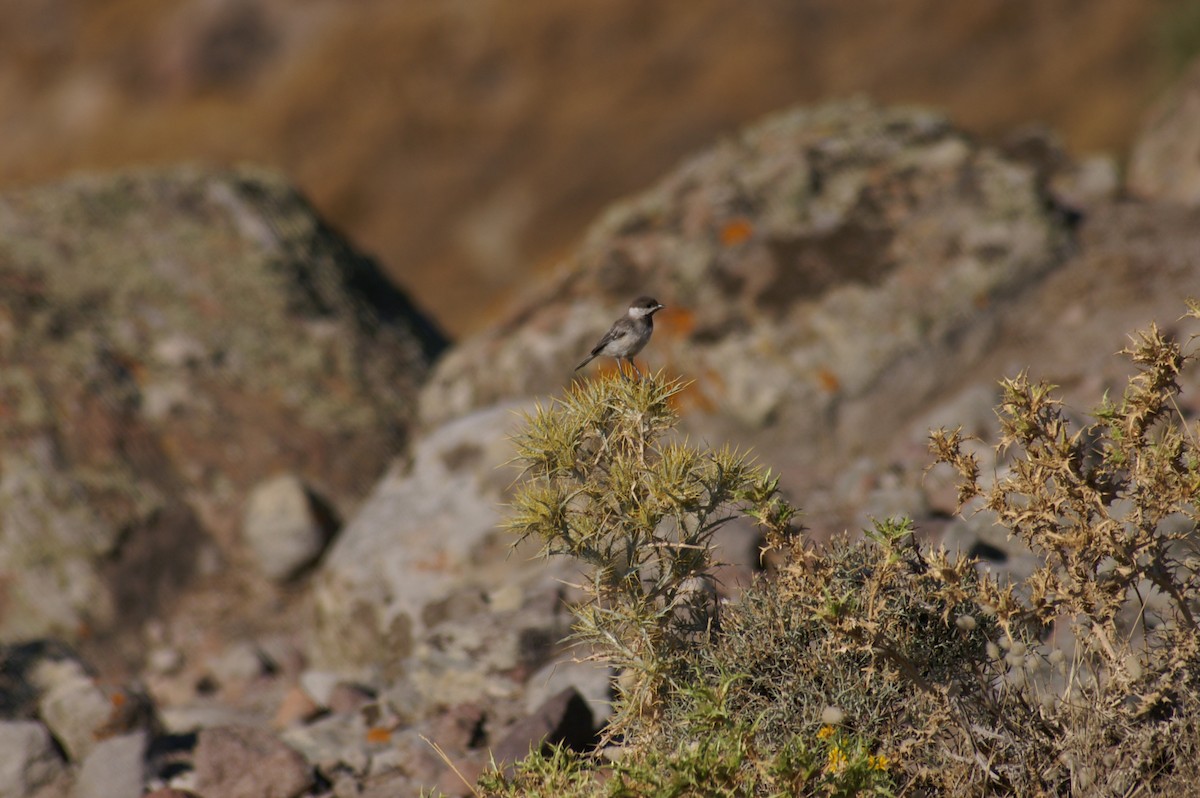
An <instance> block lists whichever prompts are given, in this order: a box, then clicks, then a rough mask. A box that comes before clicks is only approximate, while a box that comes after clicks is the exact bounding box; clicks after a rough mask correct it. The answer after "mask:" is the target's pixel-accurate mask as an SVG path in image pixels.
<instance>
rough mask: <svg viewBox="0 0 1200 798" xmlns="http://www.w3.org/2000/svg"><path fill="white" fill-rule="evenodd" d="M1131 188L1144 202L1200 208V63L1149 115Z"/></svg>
mask: <svg viewBox="0 0 1200 798" xmlns="http://www.w3.org/2000/svg"><path fill="white" fill-rule="evenodd" d="M1128 187H1129V190H1130V192H1132V193H1133V194H1135V195H1137V196H1139V197H1143V198H1145V199H1156V200H1167V201H1169V202H1178V203H1181V204H1184V205H1189V206H1192V207H1196V206H1200V58H1198V59H1196V61H1195V62H1194V63H1193V64H1192V66H1191V68H1190V69H1189V70H1188V72H1187V74H1186V75H1185V76H1184V77H1183V78H1182V79H1181V80H1180V81H1179V82H1178V83H1176V84H1175V85H1174V86H1172V87H1171V88H1170V90H1169V91H1167V93H1166V94H1165V95H1164V96H1163V97H1162V99H1160V100H1159V101H1158V102H1157V103H1156V104H1155V105H1154V107H1153V108H1152V109H1151V111H1150V114H1149V116H1147V118H1146V122H1145V124H1144V125H1143V127H1142V132H1141V133H1140V134H1139V136H1138V138H1137V140H1136V141H1135V142H1134V145H1133V152H1132V153H1131V154H1130V157H1129V179H1128Z"/></svg>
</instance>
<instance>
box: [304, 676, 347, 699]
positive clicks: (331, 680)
mask: <svg viewBox="0 0 1200 798" xmlns="http://www.w3.org/2000/svg"><path fill="white" fill-rule="evenodd" d="M339 681H341V677H340V676H338V675H337V674H336V673H334V672H332V671H321V670H307V671H305V672H304V673H302V674H300V686H301V687H302V688H304V691H305V692H306V693H308V695H309V697H310V698H312V700H313V701H315V702H316V703H317V706H322V707H327V706H329V697H330V696H331V695H332V694H333V688H335V687H337V685H338V682H339Z"/></svg>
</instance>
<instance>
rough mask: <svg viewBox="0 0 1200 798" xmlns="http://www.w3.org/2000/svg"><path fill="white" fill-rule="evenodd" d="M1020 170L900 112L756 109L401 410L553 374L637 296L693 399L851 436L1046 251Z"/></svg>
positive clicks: (1048, 258) (1033, 273)
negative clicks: (653, 300) (769, 113)
mask: <svg viewBox="0 0 1200 798" xmlns="http://www.w3.org/2000/svg"><path fill="white" fill-rule="evenodd" d="M1039 179H1040V176H1039V174H1038V172H1037V171H1036V170H1035V169H1034V168H1033V167H1031V166H1029V165H1026V164H1024V163H1021V162H1018V161H1016V160H1013V159H1010V158H1006V157H1004V156H1003V155H1001V154H1000V153H999V152H997V151H995V150H992V149H989V148H987V147H981V146H979V145H977V144H974V143H972V141H971V140H970V139H968V138H967V137H966V136H965V135H963V134H962V133H960V132H959V131H957V130H955V129H954V127H953V126H952V125H951V124H950V123H949V122H948V121H947V120H946V119H945V118H944V117H942V116H940V115H938V114H936V113H931V112H929V111H925V110H921V109H912V108H882V107H877V106H874V105H871V104H870V103H867V102H862V101H854V102H843V103H832V104H829V105H824V106H820V107H816V108H806V109H799V110H793V111H788V112H786V113H782V114H778V115H776V116H773V117H770V118H768V119H766V120H764V121H762V122H760V123H758V124H756V125H754V126H752V127H750V128H748V129H746V130H745V131H743V132H742V133H741V134H740V135H739V136H738V137H737V138H736V139H731V140H729V141H727V142H723V143H721V144H719V145H717V146H715V147H713V148H711V149H710V150H708V151H706V152H704V153H702V154H700V155H699V156H697V157H695V158H693V159H692V160H690V161H689V162H687V163H685V164H684V165H683V166H681V167H680V168H679V169H678V170H676V172H674V173H673V174H671V175H669V176H667V177H666V178H665V179H663V180H662V181H660V183H659V184H658V185H656V186H654V187H653V188H651V189H650V190H648V191H646V192H645V193H643V194H642V195H640V196H638V197H635V198H633V199H631V200H628V201H626V202H623V203H620V204H618V205H616V206H614V207H612V208H611V209H610V210H609V211H608V212H607V213H606V214H604V215H603V216H602V217H601V218H600V220H599V221H598V222H597V224H596V225H595V226H593V228H592V229H591V230H590V231H589V233H588V235H587V236H586V238H585V240H584V243H583V245H582V246H581V247H580V248H579V250H578V251H577V252H576V253H575V255H574V256H573V258H572V259H571V261H570V262H569V263H568V264H567V268H565V269H564V270H563V272H562V277H561V279H559V280H557V281H555V282H554V283H553V284H551V285H548V286H545V287H544V288H543V289H542V290H541V291H539V292H536V293H535V294H533V295H531V296H530V297H529V299H528V300H527V301H526V302H525V303H523V304H522V306H521V307H518V308H516V309H514V312H513V314H512V319H513V320H512V321H507V322H504V323H503V325H502V326H501V327H500V328H498V329H497V330H493V331H489V332H487V333H484V334H480V335H478V336H476V337H474V338H472V339H470V340H468V341H464V342H463V343H462V344H460V345H459V346H458V347H457V348H456V349H455V351H454V352H452V353H451V354H450V355H448V356H447V357H446V358H444V359H443V360H442V361H441V362H440V363H439V364H438V366H437V367H436V368H435V370H434V374H433V376H432V378H431V380H430V382H429V383H428V384H427V385H426V386H425V388H424V389H423V391H422V395H421V412H422V417H423V419H424V420H425V421H426V423H431V422H437V421H440V420H444V419H447V418H453V417H455V416H457V415H461V414H462V413H464V412H468V411H470V410H471V409H473V408H478V407H480V406H485V405H487V404H490V403H492V402H495V401H500V400H506V401H507V400H511V399H512V398H513V397H519V396H527V395H530V394H546V393H553V392H556V391H557V390H558V389H559V388H560V387H561V386H562V385H563V384H564V383H565V382H566V381H567V380H568V379H569V378H570V376H571V372H570V369H571V366H572V365H573V363H574V362H577V360H578V355H579V353H581V352H585V351H587V347H588V345H590V343H591V341H592V340H593V339H594V338H595V336H596V335H597V334H598V333H599V332H601V331H603V329H604V326H605V325H606V324H607V322H608V321H609V320H611V317H612V315H613V314H614V312H615V311H616V309H617V308H620V307H622V306H623V303H627V302H628V301H629V299H630V298H631V296H634V295H636V294H637V293H642V292H649V293H651V294H653V295H655V296H656V297H658V298H659V299H660V300H661V301H663V302H665V303H666V304H667V306H668V307H667V310H665V311H663V312H662V313H660V314H659V316H658V317H657V318H658V319H659V320H660V321H661V324H659V325H658V327H657V328H656V329H657V330H658V332H656V337H655V339H654V340H653V341H652V343H651V344H650V346H649V348H648V349H647V350H646V352H645V353H644V355H645V357H646V358H647V359H648V360H649V361H650V363H651V365H652V366H654V367H658V366H660V365H666V366H668V368H669V369H670V370H671V371H682V372H683V373H685V374H686V375H687V376H688V377H689V378H691V379H695V380H696V383H695V385H694V386H693V392H694V394H695V395H696V397H697V404H698V405H700V406H705V405H707V406H709V407H711V408H712V409H713V410H714V411H715V412H716V413H717V414H719V415H720V416H723V417H725V418H728V419H729V420H731V421H733V422H734V423H736V424H737V425H739V426H741V427H745V428H750V429H752V430H757V429H763V428H770V429H771V430H772V432H773V433H774V434H775V436H776V437H778V436H779V435H781V434H782V435H786V437H787V438H788V439H789V440H790V441H794V442H800V441H804V442H806V443H807V445H808V446H809V447H811V448H819V447H822V446H824V445H827V444H829V443H831V442H832V441H834V440H837V441H838V442H839V444H840V445H845V446H860V445H866V444H868V443H870V442H872V441H873V440H875V439H876V438H877V436H878V435H879V434H880V432H881V431H883V430H885V429H887V427H888V425H891V424H895V423H896V421H897V420H898V419H901V418H903V417H904V415H906V414H907V413H910V412H913V411H915V410H916V409H918V408H920V407H921V406H922V405H923V403H924V402H925V401H927V398H928V396H929V395H930V392H931V391H933V390H936V389H937V388H938V387H939V386H940V385H942V384H945V382H946V381H947V380H948V378H950V377H952V373H951V372H949V371H947V370H945V369H939V370H932V369H928V368H924V364H926V363H928V362H929V361H931V360H936V359H941V358H945V357H950V356H952V357H954V358H962V359H964V360H969V359H970V358H971V357H973V356H977V355H978V353H979V352H980V351H981V350H982V349H983V348H985V347H986V346H987V345H988V344H989V343H990V340H991V339H990V336H989V335H988V330H987V328H986V327H985V326H983V325H981V324H980V323H979V322H980V321H982V320H981V319H980V318H979V314H978V313H976V312H975V310H974V308H977V307H978V306H979V304H980V303H981V302H984V301H986V298H988V297H998V296H1003V295H1005V294H1006V293H1007V292H1010V291H1012V290H1014V289H1015V288H1016V287H1017V286H1021V285H1023V284H1025V283H1027V282H1028V281H1030V280H1032V279H1035V278H1037V277H1038V276H1039V275H1042V274H1045V273H1046V272H1048V271H1049V270H1051V269H1053V268H1054V267H1055V266H1056V265H1057V264H1058V263H1060V262H1061V258H1062V252H1063V248H1062V247H1063V244H1064V243H1065V240H1066V235H1065V232H1066V231H1065V228H1064V227H1063V226H1062V225H1061V223H1060V222H1059V221H1058V220H1057V219H1056V218H1055V217H1054V216H1053V215H1052V214H1051V213H1050V212H1049V211H1048V209H1047V208H1046V202H1045V199H1046V198H1045V196H1044V195H1043V194H1042V192H1041V189H1040V185H1039ZM893 381H894V382H895V383H896V388H897V389H896V390H893V391H890V392H889V400H890V401H889V404H888V406H887V407H880V405H879V403H878V402H877V401H874V399H875V397H876V396H877V395H878V392H879V391H880V390H886V388H887V387H888V386H889V384H890V383H891V382H893Z"/></svg>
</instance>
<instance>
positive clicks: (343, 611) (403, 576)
mask: <svg viewBox="0 0 1200 798" xmlns="http://www.w3.org/2000/svg"><path fill="white" fill-rule="evenodd" d="M515 410H516V408H515V407H514V406H500V407H495V408H492V409H489V410H486V411H482V412H480V413H476V414H473V415H470V416H467V417H465V418H462V419H459V420H458V421H456V422H454V423H451V424H447V425H446V426H444V427H442V428H440V429H437V430H435V431H433V432H432V433H431V434H430V435H429V436H427V437H425V438H423V439H422V440H420V441H419V442H418V443H417V444H416V447H415V451H414V456H413V460H412V464H411V466H409V467H407V468H406V467H402V466H397V467H396V468H393V469H392V471H391V472H390V473H389V474H388V475H387V476H386V477H384V479H383V480H382V481H381V482H380V483H379V485H378V486H376V488H375V492H374V493H373V495H372V496H371V497H370V499H368V501H367V502H366V504H364V505H363V507H362V509H361V510H360V511H359V513H358V515H357V516H355V517H354V518H353V519H352V520H351V521H350V523H349V524H348V525H347V526H346V528H345V529H344V530H343V532H342V534H341V535H340V536H339V538H338V540H337V541H336V542H335V544H334V545H333V547H332V548H331V549H330V551H329V552H328V554H327V556H326V557H325V559H324V561H323V562H322V564H321V566H320V568H319V570H318V572H317V574H316V576H315V580H314V603H315V607H316V627H315V633H314V635H313V651H312V654H313V661H314V663H315V664H316V665H317V667H319V668H326V669H333V670H340V671H350V672H357V671H359V670H362V669H364V668H366V669H368V670H379V671H382V672H383V673H385V674H386V673H391V674H392V675H395V674H398V673H399V671H400V668H401V662H402V661H403V660H404V659H405V658H406V657H408V656H409V655H411V654H412V653H413V651H414V649H415V647H416V644H417V641H418V640H419V639H420V637H421V635H422V634H423V632H424V631H425V630H426V629H427V628H428V627H429V626H430V625H431V624H435V623H438V622H441V621H443V620H446V618H447V613H448V612H449V613H451V614H454V613H456V612H458V613H461V612H463V611H464V607H459V608H458V609H455V607H457V606H458V605H460V604H461V603H462V601H465V600H466V597H467V595H468V594H473V595H476V596H482V595H483V593H484V590H485V588H481V587H471V586H470V585H472V584H481V585H484V586H486V585H498V584H502V583H504V582H506V581H509V580H510V579H512V580H513V581H515V577H514V576H513V575H514V574H516V573H519V572H522V571H528V570H529V569H530V568H531V567H533V568H537V566H536V565H533V566H531V565H530V564H529V563H526V562H524V560H523V558H520V557H517V556H514V557H512V558H508V557H507V549H508V545H507V544H508V541H507V539H505V538H504V537H503V534H502V533H501V532H499V531H498V530H497V524H498V523H499V521H500V508H499V502H500V500H501V498H502V495H503V491H504V489H505V487H506V486H507V485H508V484H509V482H510V481H511V478H512V477H513V476H514V475H515V474H514V473H513V472H511V471H507V470H505V469H501V468H499V467H500V466H502V465H503V464H504V463H505V462H506V461H508V460H509V459H510V458H511V456H512V452H511V449H510V444H509V443H508V439H507V436H508V435H509V434H511V432H512V430H513V428H514V427H515V426H516V424H517V423H518V418H517V416H516V415H515V414H514V411H515ZM456 597H457V598H456ZM468 603H469V604H470V605H471V606H472V607H473V608H474V609H473V610H465V611H478V610H480V609H481V608H482V607H483V605H482V602H481V600H480V599H475V600H473V601H470V602H468Z"/></svg>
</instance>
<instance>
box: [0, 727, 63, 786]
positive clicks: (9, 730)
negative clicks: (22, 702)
mask: <svg viewBox="0 0 1200 798" xmlns="http://www.w3.org/2000/svg"><path fill="white" fill-rule="evenodd" d="M0 751H2V752H3V753H4V755H3V756H0V796H5V797H6V798H7V796H15V797H19V796H25V795H32V794H33V792H34V791H35V790H37V789H38V788H40V787H42V786H43V785H46V784H49V783H50V782H51V781H53V780H54V779H55V778H57V777H58V776H59V775H60V774H62V773H63V772H64V771H65V769H66V764H65V763H64V762H63V760H62V757H60V756H59V755H58V752H57V751H56V750H55V748H54V741H53V740H51V739H50V732H49V731H48V730H47V729H46V727H45V726H43V725H42V724H40V723H38V722H37V721H33V720H16V721H0Z"/></svg>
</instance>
